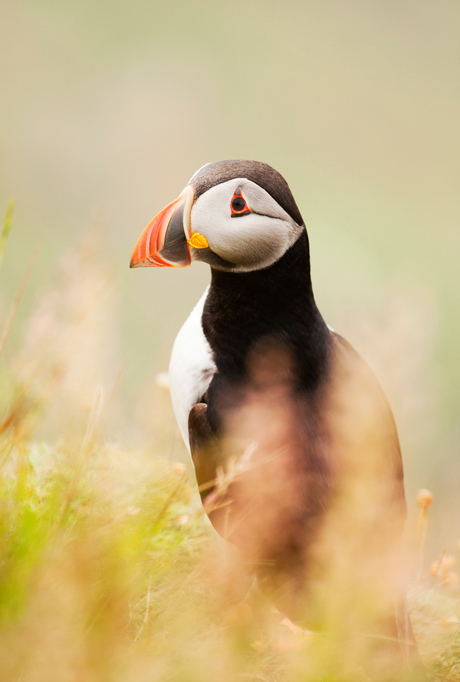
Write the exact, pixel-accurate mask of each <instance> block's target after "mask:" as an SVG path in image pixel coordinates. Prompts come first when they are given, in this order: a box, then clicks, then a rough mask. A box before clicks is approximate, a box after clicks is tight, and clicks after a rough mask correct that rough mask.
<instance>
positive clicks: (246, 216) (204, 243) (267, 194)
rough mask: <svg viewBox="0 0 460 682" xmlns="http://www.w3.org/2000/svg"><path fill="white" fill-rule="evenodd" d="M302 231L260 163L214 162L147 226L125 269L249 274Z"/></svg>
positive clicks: (275, 176) (278, 180) (272, 174)
mask: <svg viewBox="0 0 460 682" xmlns="http://www.w3.org/2000/svg"><path fill="white" fill-rule="evenodd" d="M304 231H305V226H304V223H303V220H302V216H301V215H300V212H299V209H298V208H297V204H296V203H295V200H294V197H293V196H292V194H291V190H290V189H289V186H288V184H287V182H286V180H285V179H284V178H283V177H282V176H281V175H280V174H279V173H278V172H277V171H276V170H275V169H274V168H272V167H271V166H269V165H268V164H266V163H260V162H259V161H243V160H241V161H239V160H234V161H233V160H231V161H217V162H215V163H208V164H206V166H203V167H202V168H200V170H198V171H197V172H196V173H195V175H194V176H193V177H192V178H191V180H190V182H189V183H188V185H187V186H186V187H185V189H184V190H183V191H182V192H181V194H180V195H179V197H178V198H177V199H176V200H175V201H173V202H171V203H170V204H168V205H167V206H166V208H164V209H163V210H162V211H160V213H158V214H157V215H156V216H155V217H154V218H153V220H152V221H151V222H150V223H149V224H148V225H147V227H146V228H145V230H144V232H143V233H142V234H141V236H140V238H139V240H138V242H137V244H136V246H135V248H134V251H133V255H132V257H131V264H130V267H132V268H138V267H165V266H169V267H187V266H188V265H190V264H191V262H192V260H194V261H195V260H196V261H204V262H205V263H209V265H211V266H212V267H213V268H216V269H218V270H225V271H231V272H249V271H251V270H260V269H262V268H266V267H268V266H269V265H272V264H273V263H274V262H275V261H277V260H278V259H279V258H281V256H282V255H283V254H284V253H285V252H286V251H287V250H288V249H289V248H290V247H291V246H292V245H293V244H294V242H295V241H297V239H298V238H299V237H300V235H301V234H302V233H303V232H304Z"/></svg>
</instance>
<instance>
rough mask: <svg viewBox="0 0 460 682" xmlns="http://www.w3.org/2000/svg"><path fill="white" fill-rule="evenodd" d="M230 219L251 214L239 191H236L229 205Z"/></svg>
mask: <svg viewBox="0 0 460 682" xmlns="http://www.w3.org/2000/svg"><path fill="white" fill-rule="evenodd" d="M230 209H231V215H232V218H237V217H238V216H240V215H247V214H248V213H251V211H250V210H249V207H248V205H247V203H246V199H245V198H244V197H243V196H242V194H241V190H240V189H237V190H236V191H235V193H234V195H233V198H232V201H231V203H230Z"/></svg>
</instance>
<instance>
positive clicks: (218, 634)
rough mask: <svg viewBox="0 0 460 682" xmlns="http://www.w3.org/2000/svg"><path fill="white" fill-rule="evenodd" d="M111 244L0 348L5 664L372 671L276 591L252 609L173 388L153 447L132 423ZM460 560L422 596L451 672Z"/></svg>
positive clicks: (23, 675) (320, 675)
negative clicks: (187, 443)
mask: <svg viewBox="0 0 460 682" xmlns="http://www.w3.org/2000/svg"><path fill="white" fill-rule="evenodd" d="M10 218H11V215H10V216H9V219H8V221H7V227H6V231H4V235H5V237H6V236H7V232H8V230H9V224H10V223H9V220H10ZM5 243H6V242H5V240H3V241H2V242H1V248H2V249H3V250H4V247H5ZM98 248H99V247H98V241H97V239H94V235H92V238H91V239H90V240H88V239H87V240H85V241H84V242H83V243H82V245H81V246H80V248H79V249H78V250H74V251H72V252H69V253H68V254H66V255H65V257H64V258H63V264H65V265H63V264H62V263H61V266H60V270H58V274H57V276H56V280H55V284H54V287H52V288H50V289H49V290H47V291H45V292H43V293H42V295H41V297H40V298H39V300H38V302H37V306H36V310H35V311H34V313H33V315H32V317H31V320H30V321H29V323H28V326H27V327H26V329H25V332H24V338H23V339H22V340H21V343H20V344H18V347H16V348H11V349H10V350H9V352H8V353H7V354H5V353H4V354H3V356H2V358H0V360H1V363H2V364H1V369H0V378H1V382H2V392H1V399H0V410H1V412H0V679H1V680H2V682H10V681H13V680H24V681H26V680H27V681H29V680H30V681H31V682H38V681H43V682H45V681H46V682H53V681H54V680H56V682H57V681H59V682H67V681H69V682H70V681H72V682H73V681H77V680H85V682H92V681H93V680H94V681H104V682H108V681H112V680H113V681H114V682H115V681H118V680H120V681H123V682H125V681H126V682H128V681H131V680H133V681H134V680H136V682H142V681H143V680H146V681H147V680H149V681H150V680H155V681H157V680H158V681H163V680H164V681H165V682H166V680H168V681H171V680H172V681H174V680H177V681H178V682H179V681H180V682H183V681H196V682H207V681H209V682H211V680H212V681H213V682H214V681H215V680H216V679H218V680H219V681H220V682H226V681H229V682H230V681H231V680H236V679H241V680H254V681H255V680H263V681H266V682H268V681H270V680H273V681H274V680H287V681H293V682H294V681H297V680H299V681H300V680H307V682H308V680H311V681H312V682H313V680H315V681H316V680H340V679H343V680H352V679H353V680H355V679H364V678H363V677H362V676H360V675H358V674H356V673H355V672H354V671H348V670H340V666H337V656H336V655H335V656H334V655H331V652H330V651H329V650H328V648H327V645H326V644H325V642H324V641H323V637H322V635H319V634H315V633H308V632H302V631H300V630H298V629H295V628H292V627H289V624H286V623H285V622H283V616H282V615H281V614H279V613H278V612H276V611H274V610H273V609H272V608H271V607H270V606H269V605H268V604H267V605H266V609H265V611H264V612H263V614H261V613H259V614H258V615H257V618H255V617H254V616H253V614H252V612H251V608H250V606H249V604H248V602H249V599H248V595H249V593H250V586H249V590H248V589H247V587H246V586H245V585H244V584H242V585H237V584H234V581H233V580H232V577H231V573H230V571H229V569H228V566H227V563H226V559H225V557H223V555H222V551H221V548H220V547H219V544H218V542H217V539H216V536H215V534H214V532H213V531H212V529H211V528H210V525H209V523H208V522H207V520H206V518H205V517H204V515H203V512H202V509H201V504H200V501H199V497H198V495H197V492H196V488H195V486H194V485H193V481H192V482H190V480H189V476H188V474H187V469H186V467H185V466H184V464H182V463H178V462H175V461H174V460H175V459H176V457H175V453H176V451H177V450H176V448H177V447H180V446H178V444H177V443H176V442H175V438H176V436H175V435H174V434H172V433H171V431H170V408H169V405H168V397H167V394H166V392H165V390H164V387H163V389H162V388H161V386H157V387H156V388H157V392H156V393H155V394H151V400H153V399H154V400H155V401H156V402H149V401H148V400H147V403H148V405H149V411H150V414H153V413H154V412H155V414H156V415H157V421H155V420H153V422H154V423H153V425H152V423H151V424H150V426H151V428H152V429H153V430H154V431H155V433H156V435H157V438H156V440H155V441H154V442H155V446H154V447H151V448H146V447H145V446H141V445H138V437H137V435H136V434H135V433H134V432H133V431H130V429H129V427H125V425H124V421H125V420H124V415H123V407H122V406H121V405H120V403H119V402H118V397H117V387H118V380H119V372H120V367H118V366H117V362H116V360H114V359H113V357H112V354H113V351H114V346H115V345H116V336H115V334H114V331H113V330H114V325H113V317H112V316H111V310H112V307H111V305H112V304H111V300H110V293H109V289H107V286H106V285H107V281H108V280H107V278H108V274H107V271H106V270H104V267H103V266H101V260H100V258H99V251H98ZM2 255H3V251H2ZM23 284H24V286H26V284H27V282H26V280H24V282H23ZM20 293H21V292H19V295H18V296H17V297H16V299H15V301H13V303H12V306H11V308H10V313H9V314H8V315H7V316H5V320H4V323H3V324H4V327H3V335H2V338H3V337H5V338H4V339H3V340H5V339H6V336H7V335H8V332H9V329H10V328H11V327H12V325H13V324H14V313H15V308H16V307H17V306H18V305H19V303H20ZM109 360H110V362H109ZM114 368H115V369H114ZM159 383H160V384H161V383H162V382H161V381H160V382H159ZM107 387H108V388H107ZM152 395H154V396H155V397H154V398H152ZM144 396H145V393H144ZM150 421H151V422H152V418H151V417H150ZM123 429H125V436H124V438H122V437H121V435H120V434H121V433H122V431H123ZM171 441H173V445H171ZM434 504H436V500H435V501H434ZM412 506H415V501H414V502H413V503H412ZM454 564H455V557H453V556H447V555H444V556H443V557H441V559H440V560H439V561H438V562H437V564H435V565H433V566H432V567H431V569H430V573H429V575H427V574H426V569H425V572H424V574H423V575H422V577H421V580H420V581H418V582H417V583H415V582H414V585H413V587H412V590H411V593H410V608H411V613H412V619H413V625H414V630H415V633H416V637H417V640H418V642H419V646H420V652H421V654H422V657H423V659H424V661H425V663H426V665H427V668H428V670H429V671H430V673H431V679H433V680H439V681H441V680H445V681H447V680H460V630H459V625H460V620H459V619H460V602H459V596H460V595H459V581H458V577H457V574H456V573H455V565H454ZM331 599H334V595H331Z"/></svg>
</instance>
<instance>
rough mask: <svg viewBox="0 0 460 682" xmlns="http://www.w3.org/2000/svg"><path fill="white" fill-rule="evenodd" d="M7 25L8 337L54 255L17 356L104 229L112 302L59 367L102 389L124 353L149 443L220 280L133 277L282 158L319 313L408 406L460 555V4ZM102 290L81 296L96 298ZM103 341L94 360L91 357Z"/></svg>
mask: <svg viewBox="0 0 460 682" xmlns="http://www.w3.org/2000/svg"><path fill="white" fill-rule="evenodd" d="M0 7H1V17H0V35H1V43H0V55H1V63H0V100H1V121H0V207H4V209H6V205H7V202H8V199H9V198H10V197H14V199H15V202H16V207H15V213H14V225H13V230H12V233H11V238H10V241H9V243H8V247H7V253H6V256H5V262H4V264H3V271H2V275H1V277H2V283H1V284H2V298H1V301H0V314H1V316H2V318H3V319H4V318H5V316H6V312H7V310H8V306H9V305H10V303H11V300H12V298H13V296H14V292H15V291H16V289H17V287H18V285H19V281H20V279H21V277H22V275H23V272H24V269H25V267H26V264H27V262H28V260H29V258H30V256H31V254H32V252H33V250H34V248H35V246H36V244H37V243H41V244H42V246H41V251H40V254H39V257H38V260H37V262H36V264H35V266H34V270H33V272H32V275H31V277H30V280H29V282H28V284H27V288H26V291H25V294H24V298H23V300H22V302H21V306H20V308H19V311H18V314H17V316H16V318H15V321H14V327H13V329H12V332H11V334H10V337H9V340H8V345H7V347H6V349H5V353H6V354H7V355H8V353H10V354H13V353H14V352H16V351H15V349H16V347H17V345H18V344H21V343H24V344H25V345H24V348H23V355H22V356H21V357H22V360H21V362H26V360H27V352H28V350H29V351H30V352H32V351H33V346H34V338H35V337H34V333H33V329H34V327H33V325H32V332H31V326H30V318H31V315H33V311H34V310H36V309H37V305H38V306H40V305H41V306H42V307H43V306H45V308H46V305H47V303H46V301H48V302H49V298H48V299H47V298H46V297H47V296H49V293H48V294H47V293H46V292H47V291H48V288H49V287H50V286H54V287H55V289H56V287H57V289H58V290H59V286H60V285H59V282H60V281H63V280H62V278H63V277H64V278H65V273H66V270H67V269H68V268H69V269H72V267H74V265H75V262H74V260H72V259H74V255H72V254H74V251H72V249H75V248H76V247H77V245H79V244H81V243H82V240H86V241H84V243H85V244H86V247H88V248H90V246H91V242H92V240H97V239H99V238H100V236H98V237H96V236H95V231H94V229H93V230H91V229H90V230H89V232H88V226H91V225H92V226H94V225H97V226H98V230H97V231H98V234H99V235H100V233H101V232H102V233H103V237H102V238H101V239H102V247H100V251H96V255H94V254H93V261H92V267H93V272H96V271H97V268H98V258H99V259H100V267H101V272H102V271H104V272H106V271H107V269H108V271H109V277H110V281H111V285H110V291H109V293H108V294H107V298H106V299H105V300H106V301H107V305H106V306H104V305H103V306H102V307H101V308H99V309H98V310H97V311H96V312H95V313H94V315H93V317H92V318H90V321H89V323H88V325H87V327H86V328H85V329H86V331H85V329H84V330H83V333H84V334H85V335H86V336H85V339H82V338H78V337H77V336H75V337H73V336H72V334H71V335H70V337H69V335H68V333H67V336H66V337H65V340H63V339H62V338H61V337H60V336H59V334H57V337H56V338H55V339H54V342H55V347H53V353H57V352H59V348H60V347H61V346H62V344H63V343H64V342H65V344H67V346H68V347H70V348H71V350H72V348H73V351H72V352H75V354H78V353H80V356H81V357H80V365H79V367H80V368H81V367H86V366H87V365H88V364H92V372H93V375H94V376H96V377H97V374H98V371H99V370H100V372H101V374H102V373H103V365H104V363H106V362H107V358H108V357H109V356H110V358H111V363H112V366H113V367H115V368H116V372H118V371H119V368H120V367H121V366H123V367H124V371H123V375H122V379H121V387H120V391H119V394H120V400H121V401H122V405H123V407H122V410H123V419H119V420H118V422H117V424H115V425H114V427H113V429H114V431H113V434H112V435H113V438H125V439H128V440H129V439H130V438H132V439H133V442H136V443H137V442H139V441H140V440H142V439H144V440H145V441H147V442H148V441H149V438H151V437H153V436H151V434H150V435H149V424H150V425H151V424H155V423H157V422H156V419H157V417H158V411H159V409H160V408H159V407H158V404H157V399H158V396H157V393H155V390H154V386H155V385H156V384H155V376H156V374H157V372H159V371H161V370H164V369H165V368H166V367H167V363H168V357H169V352H170V348H171V345H172V342H173V339H174V337H175V334H176V333H177V331H178V329H179V328H180V325H181V324H182V322H183V321H184V319H185V317H186V315H187V314H188V312H189V311H190V310H191V308H192V307H193V305H194V303H195V302H196V300H198V298H199V296H200V295H201V293H202V291H203V290H204V288H205V286H206V284H207V282H208V280H209V271H208V269H207V266H204V265H202V264H196V265H194V267H193V268H190V269H185V270H177V271H176V270H171V271H167V270H163V269H162V270H158V271H156V270H154V269H141V270H135V271H130V270H129V269H128V263H129V258H130V255H131V251H132V249H133V246H134V244H135V242H136V240H137V238H138V236H139V235H140V233H141V231H142V229H143V228H144V226H145V225H146V224H147V222H148V221H149V220H150V219H151V218H152V217H153V215H154V214H155V213H156V212H157V211H158V210H160V209H161V208H162V207H163V206H164V205H165V204H166V203H168V202H169V201H171V200H172V199H174V198H175V197H176V196H177V195H178V194H179V192H180V191H181V190H182V188H183V187H184V185H185V184H186V183H187V181H188V180H189V178H190V177H191V175H192V174H193V173H194V172H195V171H196V170H197V169H198V168H199V167H200V166H202V165H203V164H204V163H207V162H208V161H214V160H218V159H225V158H249V159H258V160H261V161H265V162H267V163H269V164H271V165H273V166H274V167H275V168H276V169H277V170H279V171H280V172H281V173H282V174H283V175H284V176H285V178H286V179H287V181H288V182H289V184H290V186H291V189H292V191H293V193H294V196H295V197H296V200H297V203H298V205H299V207H300V210H301V212H302V215H303V217H304V220H305V223H306V225H307V228H308V232H309V236H310V241H311V253H312V271H313V283H314V290H315V293H316V298H317V302H318V305H319V307H320V309H321V311H322V312H323V314H324V316H325V318H326V320H327V322H328V323H329V324H330V325H331V326H332V327H334V328H335V329H336V330H337V331H338V332H340V333H342V334H343V335H345V336H346V337H347V338H348V340H349V341H350V342H351V343H353V344H354V345H355V347H356V348H357V349H358V350H359V351H360V352H361V353H362V354H363V355H364V356H365V357H366V359H367V360H368V362H369V363H370V365H371V366H372V367H373V369H374V370H375V372H376V373H377V375H378V377H379V379H380V381H381V382H382V384H383V386H384V388H385V390H386V391H387V393H388V395H389V397H390V400H391V403H392V406H393V409H394V412H395V416H396V420H397V423H398V426H399V430H400V435H401V441H402V447H403V455H404V459H405V467H406V480H407V491H408V497H409V501H410V505H411V507H414V509H415V506H414V502H413V500H414V496H415V492H416V490H417V489H418V488H420V487H427V488H430V489H431V490H432V491H433V493H434V496H435V503H434V504H433V514H432V517H431V518H430V524H431V525H430V532H429V541H430V545H431V548H432V549H431V552H432V553H433V555H434V554H436V553H438V552H439V551H442V550H443V549H449V548H451V547H452V546H453V547H455V546H456V544H457V541H458V539H459V538H460V514H459V512H460V499H459V498H460V425H459V408H460V400H459V398H460V357H459V351H458V349H459V347H460V325H459V309H460V286H459V275H458V273H459V265H458V262H459V255H460V230H459V225H458V216H459V187H460V184H459V181H460V178H459V175H460V144H459V143H460V134H459V111H460V5H459V4H458V2H457V0H437V2H435V3H434V2H432V0H406V1H405V2H396V1H393V0H387V1H385V2H379V1H376V0H367V1H362V2H357V1H349V2H343V3H337V2H334V1H332V0H321V1H318V0H304V1H300V0H299V1H295V0H286V1H285V2H275V1H274V0H264V1H262V0H246V1H245V2H243V1H242V0H234V1H233V2H231V3H230V2H224V1H222V0H201V1H200V0H195V1H190V2H185V1H182V2H177V1H174V0H169V1H168V2H164V0H148V1H146V0H130V1H129V2H128V1H127V0H116V1H114V0H112V1H111V2H108V1H107V0H96V1H94V0H91V1H90V0H78V1H77V0H67V1H66V2H57V1H56V0H15V1H14V2H13V1H11V0H2V2H1V4H0ZM2 210H3V209H2ZM88 244H89V246H88ZM86 247H85V248H86ZM56 272H57V273H58V274H57V275H56ZM56 277H57V282H58V284H57V285H56ZM59 277H61V280H60V279H59ZM82 277H83V276H82ZM91 281H92V280H91V278H89V279H88V278H86V279H85V280H84V282H83V279H82V287H83V286H84V287H86V295H87V296H88V297H89V298H92V296H93V293H94V295H96V293H95V292H93V290H92V288H91V287H92V284H91ZM53 282H54V284H53ZM94 286H95V287H96V289H97V286H98V284H97V281H96V282H95V285H94ZM74 287H75V289H76V290H77V291H78V273H77V280H76V284H75V282H74ZM101 311H102V313H101ZM101 315H102V318H103V319H102V318H101ZM104 315H105V316H106V317H104ZM101 319H102V322H101ZM101 324H103V326H104V333H103V334H102V336H101V335H99V337H98V339H99V341H98V343H99V344H100V347H99V354H98V355H97V354H96V355H95V354H94V352H93V351H94V348H93V346H92V345H91V343H89V342H88V344H87V348H86V346H85V343H86V342H87V341H88V335H91V333H92V331H94V329H96V328H97V325H101ZM39 326H40V325H39ZM24 338H26V340H25V341H24ZM101 339H103V340H102V341H101ZM72 343H73V344H74V346H73V347H72ZM69 344H70V345H69ZM101 344H102V345H101ZM82 349H83V351H82ZM24 353H25V356H24ZM82 353H83V354H82ZM85 353H87V355H85ZM98 363H100V364H98ZM104 371H105V370H104ZM77 373H80V374H81V372H80V370H78V372H77ZM150 388H152V390H150ZM161 410H163V407H161ZM161 410H160V411H161ZM162 414H163V413H162ZM162 418H163V417H162ZM168 418H169V417H168ZM122 422H123V429H122V427H121V426H120V424H121V423H122ZM122 431H123V433H122ZM182 456H184V455H183V453H182V454H181V453H180V452H176V453H175V457H176V458H180V457H182Z"/></svg>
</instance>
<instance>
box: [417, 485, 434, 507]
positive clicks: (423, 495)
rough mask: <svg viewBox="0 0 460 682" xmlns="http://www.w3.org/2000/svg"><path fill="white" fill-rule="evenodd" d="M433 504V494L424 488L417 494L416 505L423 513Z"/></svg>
mask: <svg viewBox="0 0 460 682" xmlns="http://www.w3.org/2000/svg"><path fill="white" fill-rule="evenodd" d="M432 502H433V493H432V492H431V491H430V490H427V489H426V488H422V489H421V490H419V491H418V493H417V504H418V506H419V507H420V509H422V510H423V511H426V510H427V509H428V507H429V506H430V504H431V503H432Z"/></svg>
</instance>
